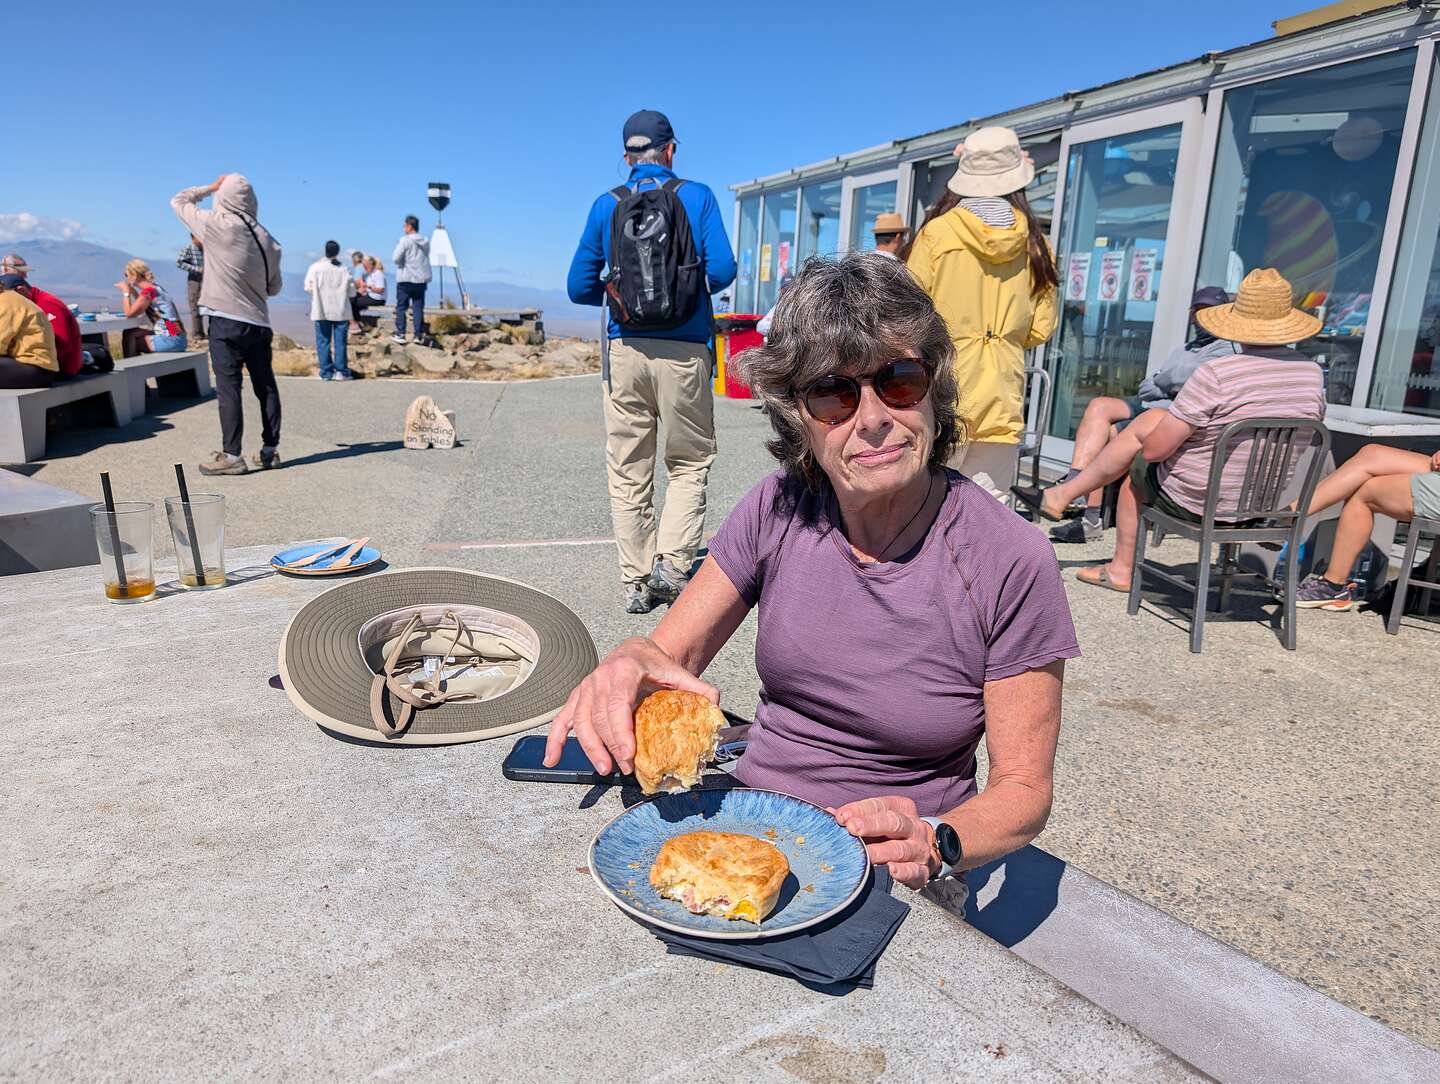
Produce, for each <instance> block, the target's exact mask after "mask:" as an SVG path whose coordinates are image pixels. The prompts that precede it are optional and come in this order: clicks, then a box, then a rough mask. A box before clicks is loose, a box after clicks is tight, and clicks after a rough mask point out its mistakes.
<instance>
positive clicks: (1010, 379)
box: [901, 128, 1059, 500]
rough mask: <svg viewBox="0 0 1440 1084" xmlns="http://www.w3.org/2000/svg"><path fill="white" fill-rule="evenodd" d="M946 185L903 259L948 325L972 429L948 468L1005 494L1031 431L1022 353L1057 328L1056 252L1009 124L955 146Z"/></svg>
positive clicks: (1028, 165)
mask: <svg viewBox="0 0 1440 1084" xmlns="http://www.w3.org/2000/svg"><path fill="white" fill-rule="evenodd" d="M956 153H957V154H959V155H960V164H959V165H958V166H957V167H956V169H955V175H954V176H953V177H951V178H950V183H949V185H948V188H949V191H948V192H947V193H946V194H945V195H944V196H943V197H942V198H941V199H940V200H939V201H937V202H936V204H935V205H934V206H933V207H932V208H931V209H930V211H929V213H928V214H927V215H926V217H925V222H924V224H923V225H922V226H921V227H920V229H919V230H918V231H917V233H916V235H915V240H914V241H913V242H912V243H911V245H910V247H909V249H908V251H904V252H902V253H901V258H902V259H904V260H905V263H906V265H907V266H908V267H909V268H910V271H911V273H912V274H914V276H915V277H916V279H918V280H919V282H920V285H921V286H922V287H924V289H925V292H926V293H928V294H929V295H930V300H931V301H932V302H933V303H934V305H935V308H936V310H937V311H938V312H939V313H940V315H941V317H943V318H944V320H945V324H946V326H947V327H948V328H949V329H950V338H951V340H952V341H953V342H954V344H955V375H956V377H957V378H958V383H959V388H960V400H959V404H958V405H959V412H960V416H961V417H962V418H964V419H965V422H966V425H967V428H968V430H969V443H968V444H965V445H963V446H962V447H961V448H960V450H959V451H958V452H957V453H956V454H955V457H954V458H953V459H952V460H951V465H952V466H954V467H956V468H958V469H959V470H961V471H962V472H963V473H965V474H967V475H968V476H969V477H970V478H971V479H972V480H973V481H975V482H978V483H979V484H980V485H982V486H984V487H985V488H986V489H988V490H989V491H990V492H991V493H992V494H993V495H994V496H995V497H996V498H997V499H1000V500H1004V499H1006V498H1007V497H1008V496H1009V492H1010V486H1011V485H1013V484H1014V481H1015V470H1016V466H1017V463H1018V459H1019V446H1020V442H1021V439H1022V437H1023V435H1024V432H1025V418H1024V410H1025V404H1024V393H1025V351H1026V350H1029V349H1030V348H1032V347H1035V346H1039V345H1040V344H1041V343H1043V342H1045V341H1046V340H1047V339H1049V338H1050V336H1051V334H1053V333H1054V331H1055V321H1056V312H1055V287H1056V284H1057V283H1058V281H1059V276H1058V275H1057V274H1056V271H1055V258H1054V256H1053V255H1051V252H1050V246H1049V244H1048V243H1047V242H1046V240H1045V238H1044V236H1043V234H1042V233H1041V230H1040V226H1039V223H1038V222H1037V221H1036V220H1035V215H1034V212H1033V211H1031V209H1030V204H1029V201H1027V200H1026V198H1025V192H1024V189H1025V186H1026V185H1028V184H1029V183H1030V182H1031V181H1032V180H1034V178H1035V166H1034V164H1033V163H1032V162H1031V161H1030V159H1029V158H1028V157H1027V156H1026V155H1025V153H1024V151H1022V150H1021V149H1020V140H1019V138H1018V137H1017V136H1016V135H1015V133H1014V132H1013V131H1011V130H1010V129H1009V128H981V129H979V130H978V131H975V132H972V133H971V135H970V137H969V138H968V139H966V140H965V143H964V145H963V146H962V147H960V148H957V151H956Z"/></svg>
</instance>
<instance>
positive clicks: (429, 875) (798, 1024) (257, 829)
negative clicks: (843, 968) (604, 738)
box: [0, 544, 1194, 1081]
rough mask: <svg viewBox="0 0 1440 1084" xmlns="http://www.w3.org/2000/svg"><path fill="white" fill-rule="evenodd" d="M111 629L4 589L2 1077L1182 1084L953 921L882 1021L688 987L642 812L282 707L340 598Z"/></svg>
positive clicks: (893, 951)
mask: <svg viewBox="0 0 1440 1084" xmlns="http://www.w3.org/2000/svg"><path fill="white" fill-rule="evenodd" d="M279 548H281V547H280V546H279V545H278V544H277V545H276V546H275V547H265V548H252V549H247V550H240V551H232V552H231V553H230V555H229V568H230V572H231V576H232V579H233V580H235V581H236V582H233V583H232V584H231V585H230V586H228V587H226V588H225V589H223V590H219V591H214V592H208V593H200V594H186V593H177V592H174V591H173V590H171V589H167V587H166V582H167V580H170V579H172V578H173V575H174V571H173V566H171V568H170V569H169V571H168V573H167V571H166V570H165V569H164V567H163V566H162V567H161V568H160V569H159V570H158V571H159V575H158V580H159V583H160V591H161V593H160V595H159V596H157V598H156V599H155V600H154V601H153V602H151V603H148V604H146V605H143V606H130V607H118V606H111V605H109V604H107V603H106V602H105V601H104V599H103V597H102V595H101V589H100V577H99V574H98V570H97V569H96V568H93V567H90V568H78V569H67V570H63V571H59V572H48V573H39V574H35V575H30V576H26V577H17V578H11V579H8V580H5V581H4V582H3V585H0V595H3V598H4V603H5V606H4V609H5V612H6V615H7V620H6V621H5V622H3V624H0V658H4V659H5V660H6V666H7V670H8V672H9V676H8V679H7V681H6V683H5V684H6V686H7V687H8V688H9V689H10V701H9V708H10V715H9V718H8V728H7V744H8V755H7V757H6V761H7V763H6V770H5V773H4V777H3V778H4V785H3V786H0V813H3V816H4V821H5V824H6V826H7V831H6V832H5V833H4V834H3V836H0V840H3V842H0V974H4V975H5V977H6V981H5V987H6V991H7V997H6V1002H7V1004H6V1008H7V1011H6V1012H5V1013H4V1014H3V1017H0V1076H4V1075H12V1074H13V1075H16V1076H22V1077H42V1076H43V1077H44V1078H46V1079H64V1078H74V1077H81V1076H84V1077H93V1076H99V1075H102V1074H103V1075H113V1076H118V1077H126V1078H134V1077H179V1076H188V1077H193V1076H195V1075H199V1074H203V1075H204V1076H206V1077H238V1076H242V1075H243V1076H253V1075H264V1076H267V1077H276V1076H305V1077H323V1078H337V1077H345V1078H354V1077H359V1076H362V1075H364V1076H382V1077H388V1076H420V1077H435V1078H442V1077H443V1078H450V1079H453V1078H456V1077H462V1076H463V1077H471V1078H473V1077H504V1078H505V1079H510V1080H541V1079H545V1080H549V1079H554V1078H556V1077H562V1078H578V1077H588V1078H594V1079H627V1080H628V1079H643V1078H660V1077H693V1076H699V1077H713V1076H718V1075H722V1074H723V1075H724V1076H726V1077H743V1078H749V1079H761V1080H794V1079H797V1078H798V1079H800V1080H806V1081H821V1080H824V1081H868V1080H873V1079H876V1078H878V1077H880V1076H881V1075H889V1076H894V1077H896V1078H900V1079H920V1078H932V1079H933V1078H939V1077H942V1076H943V1077H947V1078H951V1079H954V1078H967V1077H979V1076H984V1077H991V1076H993V1077H997V1078H1012V1079H1017V1080H1018V1079H1024V1080H1027V1081H1028V1080H1059V1079H1077V1078H1085V1079H1106V1080H1134V1081H1140V1080H1145V1081H1157V1080H1160V1081H1164V1080H1180V1079H1189V1078H1191V1077H1192V1076H1193V1075H1194V1073H1193V1070H1191V1069H1189V1068H1188V1067H1187V1066H1186V1065H1185V1064H1183V1063H1181V1062H1179V1061H1177V1060H1176V1059H1174V1058H1173V1057H1172V1056H1171V1055H1170V1054H1168V1053H1167V1052H1166V1051H1165V1050H1164V1049H1162V1048H1161V1047H1159V1046H1157V1045H1156V1044H1155V1043H1153V1042H1151V1041H1150V1040H1148V1039H1146V1038H1144V1037H1143V1036H1141V1035H1140V1034H1139V1033H1137V1032H1136V1031H1134V1030H1133V1029H1131V1028H1130V1027H1128V1026H1126V1025H1124V1024H1121V1023H1119V1022H1117V1021H1116V1020H1115V1019H1114V1018H1112V1017H1110V1016H1108V1015H1107V1014H1105V1013H1104V1012H1102V1011H1101V1010H1100V1009H1098V1008H1097V1007H1095V1006H1094V1005H1092V1004H1091V1003H1090V1002H1088V1001H1085V1000H1084V999H1083V998H1081V997H1079V996H1078V995H1076V994H1074V993H1072V992H1071V991H1069V990H1068V989H1066V988H1065V987H1063V986H1061V985H1060V984H1059V983H1057V982H1055V981H1054V980H1052V979H1050V978H1048V977H1047V976H1046V975H1044V974H1042V973H1041V972H1040V971H1038V970H1037V969H1035V968H1034V967H1032V966H1031V965H1029V964H1027V963H1025V962H1024V961H1023V960H1021V959H1020V958H1018V957H1017V956H1015V955H1013V954H1012V953H1010V952H1009V951H1007V950H1006V949H1004V948H1002V947H1001V946H1000V945H998V944H996V943H995V942H993V941H991V940H989V939H988V938H986V937H985V936H984V935H982V934H981V933H979V932H977V931H976V930H974V929H972V928H970V927H969V926H967V925H966V924H964V923H963V922H961V921H959V920H958V919H956V918H954V917H952V916H951V915H950V914H948V913H947V912H946V911H944V910H943V909H942V908H940V907H939V906H937V905H936V904H934V903H932V902H930V901H929V900H926V899H923V898H920V897H916V896H910V895H909V894H908V893H906V892H905V890H904V889H897V892H900V893H902V894H903V896H904V898H906V899H907V900H908V901H909V902H910V903H911V905H912V908H913V909H912V911H911V914H910V916H909V917H908V918H907V919H906V921H905V923H904V925H903V926H902V927H901V929H900V932H899V934H898V935H897V937H896V938H895V940H894V941H893V942H892V944H891V946H890V949H889V950H888V952H887V953H886V954H885V956H884V957H883V958H882V960H881V962H880V965H879V971H878V974H877V978H876V987H875V989H874V990H873V991H863V990H862V991H855V992H854V993H851V994H849V995H847V996H844V997H833V996H828V995H824V994H819V993H815V992H812V991H809V990H807V989H805V988H804V987H802V986H800V985H799V984H798V983H796V982H793V981H791V980H789V979H782V978H779V977H776V976H771V975H767V974H763V973H760V972H756V971H752V970H747V969H742V968H735V967H728V966H724V965H718V964H712V963H708V962H703V961H698V960H694V959H689V958H679V957H669V956H666V955H665V952H664V949H663V947H662V946H661V944H660V943H659V942H658V941H656V940H655V939H654V938H653V937H652V936H650V934H648V933H647V932H646V931H645V929H644V928H643V927H641V926H640V925H638V924H637V923H635V922H633V921H631V920H630V919H629V918H627V917H625V916H624V915H623V914H622V913H621V912H620V911H619V910H618V909H616V908H615V907H613V906H612V905H611V904H610V903H608V902H607V901H606V900H605V899H604V898H603V897H602V896H601V895H600V894H599V892H598V891H597V890H596V888H595V886H594V884H593V882H592V881H591V878H590V876H589V875H588V873H587V872H586V870H585V864H586V855H587V849H588V846H589V843H590V839H591V837H592V835H593V834H594V832H595V831H596V830H597V828H598V827H599V826H600V825H601V824H603V823H604V822H605V821H606V820H607V819H609V818H610V817H611V816H613V815H614V814H615V813H616V812H618V811H619V810H620V809H621V802H620V796H619V795H618V793H616V792H613V791H612V792H605V793H603V794H601V795H600V796H599V797H598V798H595V797H593V796H591V797H590V798H587V795H588V794H589V791H588V789H587V788H584V787H572V786H563V785H553V784H520V783H512V782H509V781H507V780H505V779H504V778H503V777H502V776H501V774H500V762H501V760H502V759H503V757H504V755H505V753H506V752H507V751H508V750H509V748H510V745H511V741H510V740H507V739H501V740H498V741H494V742H482V743H477V744H471V745H461V746H451V747H444V748H436V749H408V748H393V749H377V748H370V747H367V746H362V745H358V744H350V743H346V742H343V741H340V740H337V739H336V738H334V737H331V736H329V735H327V734H326V733H324V732H323V731H321V730H319V729H318V728H317V727H316V726H315V725H314V724H313V723H311V722H309V721H308V720H307V719H305V718H303V717H302V716H301V715H300V713H299V712H297V711H296V710H295V709H294V708H293V707H292V706H291V704H290V702H289V700H288V699H287V697H286V696H285V694H284V693H283V692H281V691H278V690H277V689H275V688H272V687H270V686H269V684H268V680H269V678H270V677H271V675H273V674H274V673H275V672H276V647H277V645H278V642H279V638H280V634H281V632H282V630H283V628H284V626H285V624H286V622H287V621H288V620H289V618H290V616H291V615H292V614H293V613H294V612H295V611H296V610H297V609H298V608H299V607H300V606H301V605H302V604H303V603H304V602H305V601H306V600H307V599H309V598H311V597H313V596H314V595H315V594H317V593H318V592H319V591H321V590H323V589H325V588H326V587H327V586H329V583H328V582H327V581H324V580H300V579H291V578H286V577H281V576H278V575H275V574H273V573H270V572H269V570H268V568H266V567H265V564H264V562H265V560H266V558H267V557H268V556H269V554H270V553H272V552H275V550H277V549H279Z"/></svg>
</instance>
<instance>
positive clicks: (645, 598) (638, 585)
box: [625, 580, 655, 614]
mask: <svg viewBox="0 0 1440 1084" xmlns="http://www.w3.org/2000/svg"><path fill="white" fill-rule="evenodd" d="M654 608H655V600H654V599H653V598H651V597H650V585H649V584H648V583H647V582H646V581H645V580H631V581H630V582H629V583H627V584H626V585H625V612H626V613H627V614H648V613H649V612H650V611H651V610H653V609H654Z"/></svg>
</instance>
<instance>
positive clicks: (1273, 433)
mask: <svg viewBox="0 0 1440 1084" xmlns="http://www.w3.org/2000/svg"><path fill="white" fill-rule="evenodd" d="M1311 449H1314V454H1313V455H1312V456H1311V457H1310V464H1309V467H1308V468H1307V469H1306V471H1305V476H1304V482H1303V484H1302V485H1301V487H1300V492H1299V497H1298V500H1297V501H1296V503H1295V507H1296V508H1298V509H1301V511H1298V512H1294V511H1291V510H1290V508H1289V507H1288V503H1289V502H1287V501H1286V500H1285V492H1286V490H1287V488H1289V487H1287V483H1289V482H1291V480H1292V477H1293V475H1294V473H1295V471H1296V469H1297V466H1298V461H1299V459H1300V458H1301V457H1302V456H1303V455H1304V454H1305V453H1306V452H1307V451H1309V450H1311ZM1329 451H1330V432H1329V430H1327V429H1326V428H1325V426H1324V425H1322V424H1321V423H1320V422H1317V421H1310V420H1309V419H1305V418H1247V419H1245V420H1244V421H1238V422H1231V423H1230V424H1229V425H1227V426H1226V427H1225V428H1224V429H1223V430H1221V432H1220V439H1219V442H1218V443H1217V444H1216V445H1215V456H1214V459H1213V460H1212V461H1211V463H1210V479H1209V483H1208V487H1207V490H1206V497H1205V512H1204V514H1203V515H1202V516H1201V518H1200V522H1199V523H1190V522H1187V521H1185V520H1182V519H1177V518H1175V517H1174V516H1171V515H1167V514H1166V513H1165V512H1162V511H1160V510H1159V509H1158V508H1155V507H1153V506H1151V505H1141V506H1140V522H1139V523H1138V525H1137V530H1136V533H1135V571H1134V573H1133V574H1132V575H1131V578H1130V606H1129V612H1130V613H1131V614H1134V613H1136V612H1138V611H1139V609H1140V591H1141V582H1142V580H1143V578H1144V576H1145V575H1146V574H1147V573H1148V574H1149V575H1153V576H1158V577H1159V578H1160V579H1162V580H1164V581H1166V582H1167V583H1171V584H1174V585H1175V586H1176V587H1180V588H1182V589H1185V590H1191V589H1192V588H1191V585H1190V583H1189V582H1188V581H1186V580H1184V579H1181V578H1180V577H1178V576H1173V575H1171V574H1170V573H1168V572H1162V571H1161V570H1160V569H1158V568H1156V567H1155V566H1153V565H1148V566H1147V565H1146V564H1145V538H1146V535H1147V534H1148V533H1149V531H1150V529H1151V528H1152V527H1153V528H1154V529H1155V530H1156V533H1157V538H1158V537H1159V535H1160V534H1161V533H1163V534H1177V535H1181V536H1182V537H1184V538H1189V539H1192V540H1194V541H1196V542H1199V543H1200V556H1199V558H1198V560H1197V562H1196V576H1195V585H1194V587H1193V591H1194V594H1195V603H1194V611H1193V616H1192V617H1191V619H1190V650H1191V651H1193V652H1196V653H1198V652H1199V651H1200V641H1201V638H1202V637H1203V636H1204V634H1205V611H1206V610H1207V609H1208V608H1209V604H1210V571H1211V569H1210V554H1211V550H1212V548H1213V547H1214V546H1216V545H1218V546H1219V547H1220V568H1219V579H1220V598H1219V609H1220V610H1224V609H1225V608H1226V607H1227V606H1228V605H1229V602H1230V588H1231V584H1232V583H1233V581H1234V579H1235V577H1236V576H1237V575H1252V576H1253V575H1259V574H1258V573H1253V572H1241V571H1240V570H1239V567H1238V564H1237V557H1238V554H1239V550H1240V544H1241V543H1242V542H1288V543H1289V545H1290V549H1289V552H1290V553H1291V554H1296V553H1299V552H1300V538H1301V533H1302V529H1303V527H1304V524H1305V513H1304V511H1303V510H1304V509H1306V508H1308V507H1309V505H1310V498H1311V496H1312V495H1313V494H1314V492H1315V486H1316V485H1317V484H1318V483H1319V481H1320V475H1321V473H1322V472H1323V471H1324V469H1325V459H1326V456H1327V455H1328V454H1329ZM1236 454H1240V455H1245V456H1246V457H1247V462H1246V464H1245V478H1244V483H1243V485H1242V486H1241V490H1240V500H1239V503H1238V506H1237V507H1236V509H1235V512H1234V520H1233V521H1230V520H1228V519H1227V521H1226V522H1217V521H1216V518H1215V511H1216V506H1217V505H1218V503H1219V500H1220V479H1221V477H1222V475H1223V474H1224V471H1225V465H1226V463H1227V462H1228V461H1229V460H1230V458H1231V457H1232V456H1233V455H1236ZM1299 564H1300V562H1299V561H1296V560H1294V559H1293V558H1292V559H1291V560H1290V561H1289V562H1287V564H1286V572H1285V585H1284V595H1283V599H1282V606H1283V607H1284V609H1283V613H1282V616H1281V633H1282V639H1283V642H1284V644H1285V649H1286V650H1287V651H1294V650H1295V587H1296V583H1297V581H1298V579H1299ZM1261 578H1264V577H1263V576H1262V577H1261Z"/></svg>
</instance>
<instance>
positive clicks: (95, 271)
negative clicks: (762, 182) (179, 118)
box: [0, 240, 600, 327]
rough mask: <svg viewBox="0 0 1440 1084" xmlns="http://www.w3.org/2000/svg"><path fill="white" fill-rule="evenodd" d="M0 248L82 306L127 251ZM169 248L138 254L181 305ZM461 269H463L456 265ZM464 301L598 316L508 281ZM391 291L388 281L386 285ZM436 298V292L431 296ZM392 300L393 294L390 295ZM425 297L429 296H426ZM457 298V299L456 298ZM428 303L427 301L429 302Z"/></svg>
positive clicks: (484, 285) (119, 271)
mask: <svg viewBox="0 0 1440 1084" xmlns="http://www.w3.org/2000/svg"><path fill="white" fill-rule="evenodd" d="M0 250H3V251H6V252H10V251H14V252H18V253H20V255H22V256H24V257H25V260H26V262H27V263H29V264H30V266H31V267H32V268H33V269H34V270H33V271H32V272H31V276H30V277H31V278H32V279H33V280H34V282H35V285H37V286H39V287H41V288H42V289H45V290H48V291H49V292H50V293H52V294H55V295H56V296H57V297H60V298H62V299H64V300H65V301H67V302H72V303H75V304H81V305H87V304H93V303H95V302H102V303H105V304H108V305H111V306H114V305H116V304H117V303H118V302H119V291H118V290H116V289H115V285H114V284H115V283H116V282H118V281H119V280H120V278H121V276H122V275H123V273H124V269H125V264H126V263H128V262H129V261H130V260H131V259H132V258H133V255H132V254H131V253H128V252H122V251H121V250H119V249H115V248H106V247H105V246H104V245H97V244H94V243H92V242H90V241H49V240H30V241H16V242H12V243H6V244H3V245H0ZM178 254H179V250H178V249H177V250H176V251H175V252H172V253H168V254H165V255H161V256H145V257H142V258H143V259H144V260H145V262H146V263H148V264H149V265H150V270H152V271H154V272H155V279H156V281H157V282H159V283H160V285H161V286H163V287H164V288H165V289H166V290H168V291H169V292H170V294H171V295H172V296H173V297H174V298H175V299H176V301H177V302H179V304H180V306H181V308H182V309H183V308H184V306H185V272H183V271H181V270H180V269H179V268H177V267H176V266H175V257H176V256H177V255H178ZM461 270H462V271H463V270H464V269H463V268H462V269H461ZM446 279H447V281H446V287H445V293H446V296H447V297H455V295H456V291H455V288H454V284H453V282H452V281H450V276H449V275H447V276H446ZM304 282H305V276H304V275H303V274H301V273H298V272H294V271H286V272H285V287H284V289H283V290H281V292H280V296H279V297H277V298H275V299H274V301H273V303H275V304H280V305H287V304H292V305H293V304H307V303H308V302H309V295H307V294H306V293H305V290H304ZM465 286H466V289H467V290H468V291H469V293H470V302H471V304H473V305H477V306H480V307H482V308H538V309H543V310H544V312H545V316H546V317H547V318H552V317H553V318H559V319H568V320H582V321H592V322H594V323H595V324H596V326H597V327H598V325H599V319H600V314H599V312H598V311H597V310H595V309H593V308H587V307H585V306H582V305H572V304H571V303H570V298H569V297H568V296H566V294H565V291H564V290H544V289H539V288H536V287H533V286H517V285H515V284H514V283H509V282H490V281H482V282H467V283H466V284H465ZM392 295H393V285H392ZM436 296H437V297H438V293H437V294H436ZM392 300H393V296H392ZM427 300H429V299H427ZM457 300H458V298H457ZM431 303H432V304H433V300H432V301H431Z"/></svg>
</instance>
